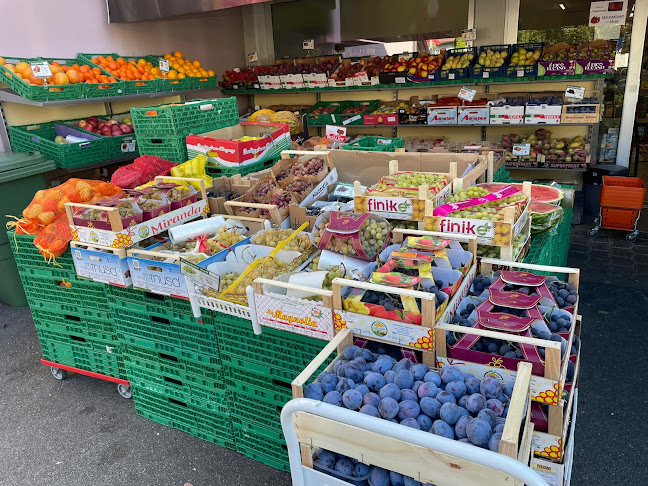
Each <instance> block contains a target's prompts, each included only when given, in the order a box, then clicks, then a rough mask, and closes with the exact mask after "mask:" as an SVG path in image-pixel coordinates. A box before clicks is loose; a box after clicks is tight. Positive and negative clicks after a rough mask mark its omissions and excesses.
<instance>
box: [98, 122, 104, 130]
mask: <svg viewBox="0 0 648 486" xmlns="http://www.w3.org/2000/svg"><path fill="white" fill-rule="evenodd" d="M105 124H106V122H99V124H98V125H97V126H96V128H99V129H101V128H102V127H103V126H104V125H105Z"/></svg>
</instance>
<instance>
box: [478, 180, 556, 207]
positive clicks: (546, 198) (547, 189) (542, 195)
mask: <svg viewBox="0 0 648 486" xmlns="http://www.w3.org/2000/svg"><path fill="white" fill-rule="evenodd" d="M506 186H513V187H515V188H516V189H519V190H520V191H521V190H522V184H508V183H506V182H492V183H489V184H479V187H483V188H484V189H487V190H489V191H491V192H494V191H497V190H499V189H501V188H502V187H506ZM563 197H565V194H564V193H563V192H562V191H561V190H560V189H559V188H557V187H553V186H542V185H540V184H532V185H531V201H536V202H543V203H548V204H559V203H560V201H562V198H563Z"/></svg>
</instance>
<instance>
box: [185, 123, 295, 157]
mask: <svg viewBox="0 0 648 486" xmlns="http://www.w3.org/2000/svg"><path fill="white" fill-rule="evenodd" d="M242 137H260V138H259V139H258V140H247V141H241V140H236V139H239V138H242ZM289 149H290V128H289V126H288V125H286V124H283V123H251V122H242V123H239V124H238V125H234V126H232V127H226V128H220V129H218V130H213V131H211V132H207V133H201V134H198V135H188V136H187V154H188V157H189V158H190V159H193V158H194V157H196V156H197V155H205V156H206V157H207V163H209V164H213V165H219V166H224V167H240V166H243V165H248V164H254V163H257V162H262V161H264V160H268V159H276V158H279V154H280V153H281V151H282V150H289Z"/></svg>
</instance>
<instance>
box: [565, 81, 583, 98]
mask: <svg viewBox="0 0 648 486" xmlns="http://www.w3.org/2000/svg"><path fill="white" fill-rule="evenodd" d="M565 97H566V98H571V99H573V100H582V99H583V98H585V88H583V87H582V86H571V85H567V88H566V89H565Z"/></svg>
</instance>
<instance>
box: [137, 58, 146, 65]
mask: <svg viewBox="0 0 648 486" xmlns="http://www.w3.org/2000/svg"><path fill="white" fill-rule="evenodd" d="M145 64H146V59H138V60H137V65H138V66H141V65H145Z"/></svg>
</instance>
